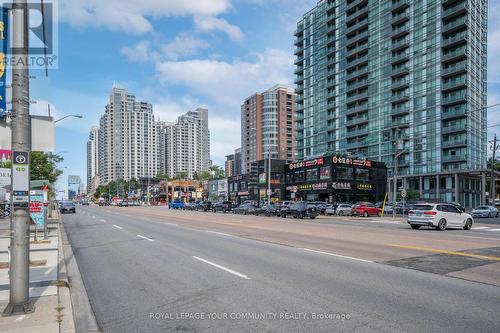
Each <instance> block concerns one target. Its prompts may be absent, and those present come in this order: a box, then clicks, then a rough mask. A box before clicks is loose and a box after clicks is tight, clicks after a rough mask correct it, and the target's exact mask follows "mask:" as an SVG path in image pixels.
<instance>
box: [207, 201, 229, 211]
mask: <svg viewBox="0 0 500 333" xmlns="http://www.w3.org/2000/svg"><path fill="white" fill-rule="evenodd" d="M233 209H234V204H233V203H232V202H231V201H223V202H218V203H216V204H215V205H213V207H212V211H213V212H214V213H215V212H223V213H227V212H232V211H233Z"/></svg>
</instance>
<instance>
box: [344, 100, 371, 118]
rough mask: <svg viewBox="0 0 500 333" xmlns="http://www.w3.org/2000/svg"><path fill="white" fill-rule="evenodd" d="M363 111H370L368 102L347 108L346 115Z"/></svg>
mask: <svg viewBox="0 0 500 333" xmlns="http://www.w3.org/2000/svg"><path fill="white" fill-rule="evenodd" d="M361 112H368V103H363V104H360V105H356V106H355V107H352V108H347V110H346V115H347V116H349V115H353V114H357V113H361Z"/></svg>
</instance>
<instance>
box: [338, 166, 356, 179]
mask: <svg viewBox="0 0 500 333" xmlns="http://www.w3.org/2000/svg"><path fill="white" fill-rule="evenodd" d="M353 171H354V170H353V169H352V168H348V167H337V179H348V180H351V179H353V173H354V172H353Z"/></svg>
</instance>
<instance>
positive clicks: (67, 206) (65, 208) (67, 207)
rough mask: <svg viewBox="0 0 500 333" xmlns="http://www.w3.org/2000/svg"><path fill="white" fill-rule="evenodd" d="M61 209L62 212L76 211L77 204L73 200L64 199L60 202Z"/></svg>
mask: <svg viewBox="0 0 500 333" xmlns="http://www.w3.org/2000/svg"><path fill="white" fill-rule="evenodd" d="M59 211H60V212H61V214H65V213H73V214H74V213H76V207H75V204H74V203H73V202H72V201H63V202H61V203H59Z"/></svg>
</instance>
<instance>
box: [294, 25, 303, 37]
mask: <svg viewBox="0 0 500 333" xmlns="http://www.w3.org/2000/svg"><path fill="white" fill-rule="evenodd" d="M303 34H304V25H303V24H299V25H297V29H295V32H294V33H293V35H294V36H302V35H303Z"/></svg>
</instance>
